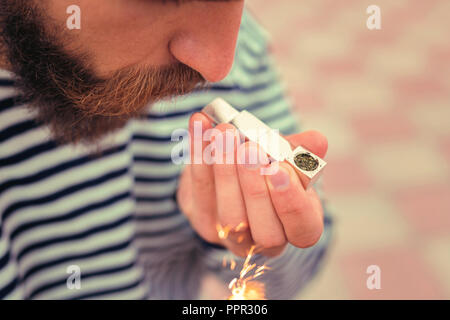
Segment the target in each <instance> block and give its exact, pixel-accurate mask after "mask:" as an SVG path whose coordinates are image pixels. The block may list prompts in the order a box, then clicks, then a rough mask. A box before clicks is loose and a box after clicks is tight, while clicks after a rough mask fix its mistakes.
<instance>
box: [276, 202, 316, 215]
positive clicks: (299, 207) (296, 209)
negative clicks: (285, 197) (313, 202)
mask: <svg viewBox="0 0 450 320" xmlns="http://www.w3.org/2000/svg"><path fill="white" fill-rule="evenodd" d="M280 203H281V205H280V206H279V207H277V213H278V215H279V216H285V217H290V216H293V217H298V216H301V215H302V214H304V213H307V212H310V209H311V206H310V204H309V203H307V202H306V201H297V202H294V203H292V201H284V202H283V201H280ZM290 203H291V204H290Z"/></svg>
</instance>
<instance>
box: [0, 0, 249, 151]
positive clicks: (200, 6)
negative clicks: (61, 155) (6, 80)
mask: <svg viewBox="0 0 450 320" xmlns="http://www.w3.org/2000/svg"><path fill="white" fill-rule="evenodd" d="M74 4H75V5H77V6H79V7H80V9H81V29H80V30H77V29H74V30H69V29H68V28H67V25H66V20H67V19H68V18H69V16H70V15H71V14H68V13H67V8H68V7H69V6H71V5H74ZM0 6H1V7H0V10H1V12H0V13H1V14H2V16H3V17H4V18H2V19H1V21H0V28H1V31H2V38H3V39H1V46H2V47H3V48H2V49H3V50H2V55H3V59H6V61H7V62H8V64H9V66H8V69H10V70H11V71H13V72H14V73H15V74H16V75H17V76H18V77H19V81H18V85H19V86H20V88H21V89H22V91H23V92H24V93H25V96H26V98H27V99H29V101H30V105H32V107H33V108H35V109H36V110H37V111H38V118H39V120H40V121H42V122H44V123H46V124H48V125H49V126H50V128H51V129H52V133H53V135H54V137H55V138H56V139H58V140H60V141H63V142H78V141H82V142H93V141H95V140H97V139H98V138H99V137H101V136H103V135H104V134H105V133H108V132H111V131H113V130H115V129H117V128H120V127H122V126H123V125H124V124H125V123H126V122H127V120H129V119H130V118H132V117H138V116H139V115H140V114H142V112H143V109H144V107H145V106H146V105H147V104H148V103H152V102H155V101H158V100H160V99H164V98H168V97H171V96H176V95H181V94H186V93H188V92H190V91H192V90H194V89H195V88H197V87H198V86H199V85H201V84H204V83H205V82H207V81H209V82H216V81H220V80H221V79H223V78H224V77H225V76H226V75H227V74H228V72H229V70H230V69H231V66H232V63H233V58H234V51H235V46H236V39H237V34H238V31H239V25H240V20H241V15H242V10H243V1H170V0H166V1H163V0H94V1H93V0H76V1H74V0H36V1H35V0H0ZM5 13H6V14H5Z"/></svg>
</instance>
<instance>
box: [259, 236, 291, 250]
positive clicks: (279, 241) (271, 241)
mask: <svg viewBox="0 0 450 320" xmlns="http://www.w3.org/2000/svg"><path fill="white" fill-rule="evenodd" d="M253 240H254V241H255V243H256V244H257V245H258V246H261V247H262V248H263V249H272V248H278V247H281V246H284V245H285V244H286V238H285V237H284V236H283V235H278V234H277V235H267V236H255V237H254V238H253Z"/></svg>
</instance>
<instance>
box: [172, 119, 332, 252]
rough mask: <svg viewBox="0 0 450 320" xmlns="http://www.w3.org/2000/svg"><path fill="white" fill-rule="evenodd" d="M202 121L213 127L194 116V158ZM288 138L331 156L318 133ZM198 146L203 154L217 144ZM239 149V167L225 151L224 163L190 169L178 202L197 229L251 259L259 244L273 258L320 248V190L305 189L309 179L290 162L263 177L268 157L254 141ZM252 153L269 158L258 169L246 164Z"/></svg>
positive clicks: (205, 122)
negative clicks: (197, 124)
mask: <svg viewBox="0 0 450 320" xmlns="http://www.w3.org/2000/svg"><path fill="white" fill-rule="evenodd" d="M196 121H200V122H201V123H202V128H203V132H205V131H206V130H208V129H210V128H212V124H211V122H210V121H209V120H208V119H207V117H206V116H205V115H203V114H201V113H195V114H194V115H193V116H192V117H191V119H190V123H189V130H190V137H191V141H190V142H191V155H192V154H193V149H192V146H193V143H194V141H193V139H194V134H193V124H194V122H196ZM216 129H218V130H220V131H222V132H225V130H235V131H236V130H237V129H236V128H235V127H234V126H232V125H231V124H220V125H218V126H216ZM223 136H225V134H223ZM285 138H286V139H287V140H288V141H289V142H290V143H291V145H292V146H293V147H296V146H299V145H302V146H303V147H305V148H306V149H308V150H310V151H311V152H313V153H314V154H316V155H318V156H319V157H321V158H323V157H324V156H325V154H326V152H327V148H328V142H327V139H326V138H325V137H324V136H323V135H321V134H320V133H318V132H316V131H307V132H303V133H300V134H295V135H290V136H287V137H285ZM195 143H199V144H201V146H202V148H201V149H202V151H203V150H204V149H205V148H206V147H207V146H208V145H209V144H210V143H211V142H209V141H200V140H199V141H195ZM238 144H239V140H237V143H234V150H230V152H233V153H234V160H235V161H234V162H233V164H227V163H226V162H225V158H226V154H225V152H224V154H223V157H224V161H223V163H221V164H206V163H204V162H203V163H201V164H194V163H192V162H191V163H192V164H189V165H187V166H186V167H185V169H184V171H183V174H182V176H181V179H180V185H179V189H178V193H177V200H178V204H179V206H180V208H181V210H182V211H183V212H184V213H185V214H186V215H187V217H188V219H189V220H190V223H191V225H192V227H193V228H194V229H195V230H196V232H197V233H198V234H199V235H200V236H201V237H202V238H204V239H205V240H206V241H208V242H211V243H215V244H221V245H223V246H225V247H226V248H228V249H229V250H230V251H232V252H233V253H235V254H237V255H239V256H241V257H244V256H246V255H247V252H248V250H249V248H250V247H251V245H257V246H258V247H259V248H261V249H262V252H261V253H262V254H265V255H267V256H277V255H279V254H280V253H281V252H282V251H283V249H284V248H285V246H286V244H287V243H291V244H292V245H294V246H296V247H299V248H307V247H310V246H312V245H314V244H315V243H316V242H317V241H318V240H319V238H320V236H321V234H322V231H323V209H322V206H321V203H320V200H319V197H318V196H317V193H316V192H315V190H314V189H313V188H308V189H306V188H305V186H307V184H308V181H309V179H308V178H307V177H306V176H304V175H302V174H301V173H299V172H298V171H296V170H295V169H294V168H292V167H291V165H290V164H288V163H287V162H282V163H279V164H278V165H279V169H278V171H277V173H275V174H273V175H262V174H261V172H260V168H261V167H266V166H267V165H268V159H267V157H266V156H265V154H264V153H263V152H262V151H261V150H259V147H258V146H257V144H255V143H253V142H245V143H243V144H241V145H238ZM224 151H227V150H224ZM252 152H253V153H255V152H257V153H259V154H263V156H262V157H261V156H260V157H258V158H259V159H258V160H259V161H258V162H259V163H258V164H246V163H248V161H247V162H245V161H242V160H243V159H244V158H245V157H246V158H245V159H248V155H249V153H252ZM239 159H241V161H239ZM217 226H221V227H222V228H224V229H223V230H225V231H226V233H227V237H226V238H224V237H219V234H218V230H217ZM228 231H229V233H228Z"/></svg>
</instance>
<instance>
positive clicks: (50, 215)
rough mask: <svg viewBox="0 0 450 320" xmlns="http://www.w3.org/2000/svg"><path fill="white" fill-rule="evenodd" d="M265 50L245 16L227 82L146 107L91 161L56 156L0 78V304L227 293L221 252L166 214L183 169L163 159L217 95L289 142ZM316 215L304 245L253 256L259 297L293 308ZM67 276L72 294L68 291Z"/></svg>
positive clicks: (60, 149) (76, 154)
mask: <svg viewBox="0 0 450 320" xmlns="http://www.w3.org/2000/svg"><path fill="white" fill-rule="evenodd" d="M267 43H268V39H267V36H266V34H265V31H264V30H263V29H262V28H261V27H260V26H259V25H258V24H257V23H256V21H255V20H254V19H253V18H252V17H251V16H250V15H249V14H248V13H244V16H243V19H242V25H241V29H240V35H239V39H238V44H237V49H236V58H235V62H234V65H233V68H232V70H231V72H230V74H229V75H228V76H227V78H225V79H224V80H223V81H221V82H219V83H215V84H213V85H212V87H211V88H210V89H209V90H208V91H201V92H200V91H199V92H194V93H192V94H189V95H188V96H184V97H180V98H179V99H177V100H176V101H170V102H160V103H157V104H154V105H153V106H152V107H151V108H148V112H147V114H146V117H145V119H138V120H130V121H129V122H128V123H127V125H126V126H125V127H124V128H123V129H120V130H119V131H117V132H115V133H114V135H111V136H109V137H108V139H105V141H104V142H103V141H102V148H103V152H102V153H101V154H93V153H92V150H90V149H88V148H86V147H82V146H73V145H63V146H61V145H57V144H56V143H55V141H53V140H52V139H51V136H50V132H49V129H48V127H46V126H44V125H40V124H38V123H37V122H35V120H34V115H33V113H32V112H30V111H29V110H30V108H29V106H27V105H26V104H25V103H23V102H21V96H20V92H18V91H17V90H16V89H15V88H14V76H13V75H12V74H10V73H8V72H6V71H0V298H3V299H88V298H91V299H92V298H94V299H195V298H198V293H199V285H200V282H201V281H200V280H201V279H202V277H203V275H204V274H205V273H206V272H214V273H215V274H216V275H217V276H218V277H219V278H220V279H223V280H224V281H225V282H226V283H227V282H228V281H230V280H231V279H232V278H233V277H235V276H236V274H237V271H231V270H229V269H227V268H223V267H222V258H223V257H224V255H229V254H230V253H229V252H228V251H227V250H225V249H223V248H219V247H217V246H214V245H210V244H208V243H206V242H204V241H203V240H202V239H200V237H199V236H198V235H197V234H196V233H195V232H194V231H193V229H192V228H191V226H190V224H189V223H188V221H187V219H186V217H185V215H184V214H183V213H182V212H181V211H180V209H179V207H178V205H177V202H176V197H175V194H176V190H177V183H178V178H179V176H180V173H181V172H182V170H183V165H177V164H175V163H173V162H172V160H171V152H172V148H173V147H174V145H175V144H178V143H179V142H177V141H171V133H172V132H173V131H174V130H175V129H179V128H187V126H188V119H189V117H190V115H191V114H192V113H193V112H195V111H199V110H200V109H201V108H202V107H203V106H205V105H206V104H207V103H209V102H210V101H211V100H213V98H215V97H217V96H221V97H223V98H224V99H226V100H228V101H229V102H230V103H231V104H232V105H234V106H235V107H236V108H238V109H240V110H243V109H244V108H245V109H246V110H248V111H250V112H252V113H253V114H255V115H256V116H257V117H259V118H260V119H262V120H263V121H265V122H266V123H267V124H269V125H270V126H272V127H274V128H278V129H280V132H281V133H283V134H292V133H297V132H299V127H298V124H297V122H296V120H295V117H293V115H292V114H291V111H290V110H291V108H290V103H289V101H288V100H287V98H286V97H285V94H284V88H283V86H282V85H281V84H280V82H279V80H278V75H277V73H276V71H274V68H273V63H272V61H271V57H270V55H269V53H268V45H267ZM324 207H325V230H324V233H323V235H322V237H321V239H320V241H319V242H318V243H317V244H316V245H315V246H313V247H311V248H308V249H298V248H295V247H293V246H290V245H289V246H288V248H287V250H285V251H284V252H283V254H282V255H281V256H279V257H276V258H270V259H269V258H265V257H263V256H257V257H256V259H257V262H259V263H262V262H264V261H266V262H267V263H268V264H269V266H272V267H273V269H272V270H270V271H269V272H267V273H266V274H265V275H264V276H263V277H262V278H261V280H262V281H263V282H264V283H265V285H266V288H267V297H268V298H271V299H284V298H291V297H293V296H294V295H295V294H296V293H297V292H298V291H299V289H301V288H302V287H303V286H304V285H305V284H306V283H307V281H308V280H309V279H310V278H311V277H312V275H313V274H314V273H315V272H316V270H317V267H318V265H319V263H320V261H321V260H322V259H321V258H322V256H323V253H324V252H325V250H326V248H327V245H328V242H329V238H330V227H331V220H330V219H329V216H328V213H327V211H326V206H325V205H324ZM237 260H238V264H239V263H242V259H237ZM74 265H75V266H78V267H79V268H80V270H81V288H79V289H70V288H69V287H68V285H67V279H68V277H69V275H70V274H69V273H68V270H70V266H74ZM238 268H239V267H238ZM238 268H237V270H239V269H238Z"/></svg>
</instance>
